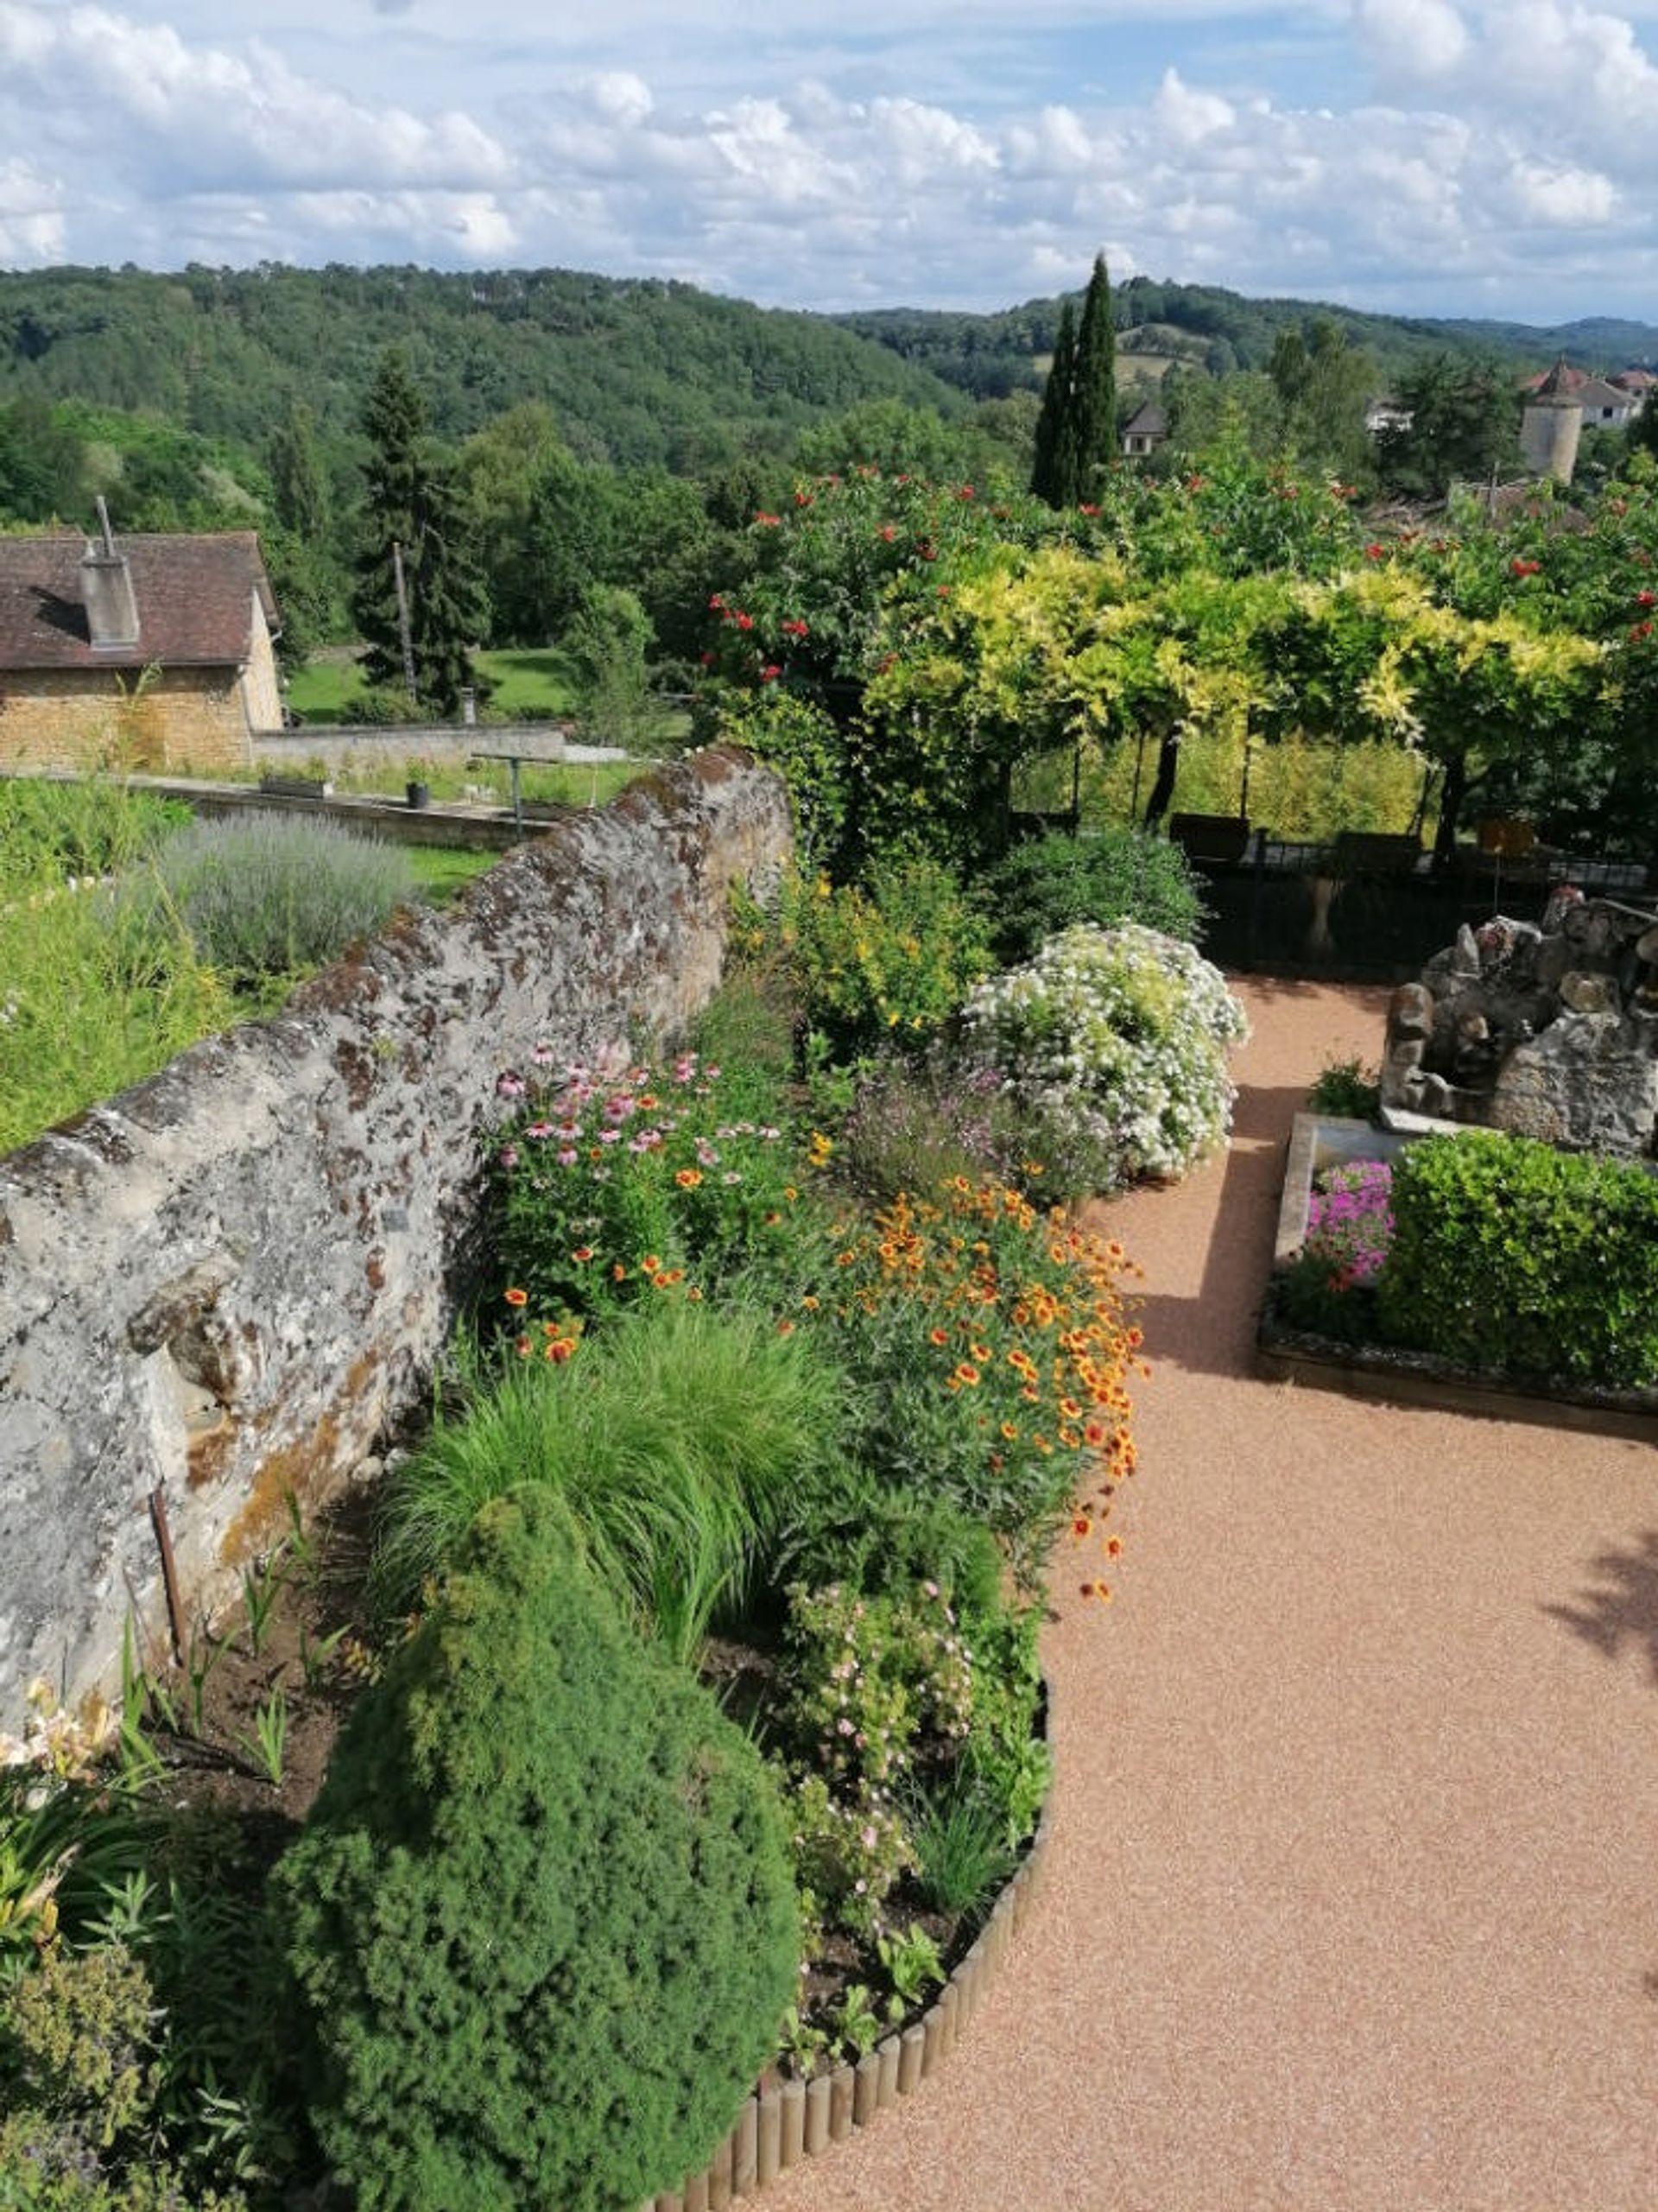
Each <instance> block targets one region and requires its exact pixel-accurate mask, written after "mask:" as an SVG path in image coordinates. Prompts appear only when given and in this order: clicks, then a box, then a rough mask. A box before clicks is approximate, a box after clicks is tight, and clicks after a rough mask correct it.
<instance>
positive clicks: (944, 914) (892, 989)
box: [781, 858, 994, 1061]
mask: <svg viewBox="0 0 1658 2212" xmlns="http://www.w3.org/2000/svg"><path fill="white" fill-rule="evenodd" d="M781 919H782V939H783V942H784V945H785V946H786V947H787V948H788V954H789V957H790V960H791V962H792V964H793V967H794V975H795V979H796V982H797V986H798V988H799V992H800V996H801V1006H802V1010H803V1013H804V1017H805V1020H806V1024H807V1028H808V1030H812V1031H814V1032H816V1034H817V1035H818V1036H819V1037H820V1039H821V1040H822V1043H823V1045H824V1047H825V1049H826V1050H827V1052H828V1054H829V1055H830V1056H831V1057H832V1058H833V1059H836V1060H843V1061H845V1060H852V1059H856V1058H857V1057H858V1056H859V1055H862V1054H865V1053H869V1052H871V1051H873V1050H875V1049H876V1048H877V1047H878V1046H880V1045H883V1044H892V1043H898V1044H901V1045H913V1044H914V1043H918V1042H921V1041H924V1040H925V1039H926V1038H927V1036H930V1035H931V1034H932V1033H933V1031H934V1030H938V1029H940V1027H941V1026H942V1025H943V1024H945V1023H946V1022H947V1021H948V1020H949V1019H950V1017H951V1016H952V1014H953V1013H954V1012H955V1011H956V1009H957V1008H958V1007H959V1005H960V1004H961V1002H962V1000H963V998H965V996H966V994H967V992H968V990H969V989H970V988H971V986H972V985H973V984H975V983H977V982H978V980H979V979H980V978H981V977H983V976H985V975H988V974H989V973H990V969H991V967H992V966H993V965H994V962H993V961H992V959H991V956H990V932H989V929H988V928H987V926H986V924H985V922H984V918H983V916H982V915H981V914H980V913H979V911H978V908H977V907H976V906H975V905H974V904H973V903H972V902H971V900H970V899H969V897H967V894H966V893H965V891H963V889H962V887H961V885H960V884H959V883H958V881H957V880H956V878H955V877H954V876H952V874H951V872H950V871H949V870H948V869H947V868H946V867H945V866H943V865H941V864H940V862H939V861H937V860H933V859H923V858H915V859H896V860H889V861H886V862H884V863H883V865H880V866H878V867H876V868H875V869H872V870H871V871H870V876H869V878H868V880H867V881H866V882H865V883H863V884H840V885H838V886H837V885H834V884H831V883H830V881H829V879H828V878H827V877H826V876H820V877H818V878H814V879H812V880H807V878H803V877H801V876H793V877H791V878H789V879H788V882H787V883H786V884H785V886H784V892H783V897H782V908H781Z"/></svg>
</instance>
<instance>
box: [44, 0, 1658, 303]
mask: <svg viewBox="0 0 1658 2212" xmlns="http://www.w3.org/2000/svg"><path fill="white" fill-rule="evenodd" d="M1655 55H1658V0H1624V4H1623V6H1622V7H1621V8H1619V9H1618V10H1617V12H1611V11H1608V10H1602V9H1599V8H1596V7H1590V6H1582V5H1575V4H1567V0H1286V4H1279V5H1262V4H1260V0H1000V4H997V5H991V4H989V0H823V4H821V5H811V6H807V5H802V4H800V0H718V4H715V3H714V0H260V4H259V5H258V6H256V7H252V6H246V5H243V4H240V3H239V0H126V4H124V5H123V4H120V0H114V4H109V5H99V6H81V5H78V4H73V0H0V266H4V267H6V268H9V269H28V268H32V267H39V266H47V265H52V264H55V263H64V262H74V263H90V264H107V265H111V266H118V265H120V264H121V263H128V262H130V263H136V264H137V265H138V266H139V267H141V268H146V269H176V268H180V267H182V266H183V265H184V263H187V262H192V261H194V262H203V263H208V264H210V265H212V266H229V267H237V268H240V267H247V266H251V265H253V264H255V263H260V262H291V263H301V264H306V265H314V264H319V263H325V262H344V263H372V262H402V263H419V264H421V265H424V266H428V267H433V268H441V269H463V268H469V267H479V268H500V267H516V268H538V267H547V266H556V267H560V268H564V269H590V270H595V271H598V272H600V273H602V274H604V275H606V276H661V277H674V278H680V279H684V280H685V281H687V282H692V283H695V284H699V285H701V286H704V287H706V288H708V289H709V290H712V291H716V292H722V293H727V294H731V295H736V296H737V297H740V298H743V299H746V300H752V301H757V302H759V303H761V304H762V305H765V306H780V307H814V308H819V309H822V310H826V311H828V310H840V309H847V308H855V307H897V306H909V307H955V308H966V309H974V310H990V309H995V308H997V307H1010V306H1014V305H1016V304H1017V303H1018V302H1020V301H1023V300H1027V299H1031V298H1035V297H1040V296H1047V295H1052V294H1054V293H1055V292H1058V291H1061V290H1070V289H1074V288H1079V287H1080V286H1081V285H1082V284H1083V283H1084V282H1085V281H1086V278H1087V274H1088V269H1089V267H1090V265H1091V263H1092V260H1093V257H1094V256H1095V254H1096V253H1098V252H1100V251H1103V252H1104V254H1105V255H1106V257H1107V260H1108V263H1109V265H1110V269H1111V276H1112V279H1113V281H1114V282H1122V281H1123V279H1125V278H1127V277H1129V276H1134V275H1143V276H1152V277H1156V278H1161V279H1168V280H1173V281H1176V282H1185V283H1208V284H1224V285H1226V286H1228V287H1230V288H1232V289H1234V290H1237V291H1240V292H1244V293H1249V294H1251V295H1270V296H1274V297H1290V298H1297V299H1307V300H1326V301H1339V302H1342V303H1345V304H1347V305H1350V306H1353V307H1370V308H1376V309H1380V310H1383V311H1385V312H1388V313H1393V314H1427V315H1495V316H1501V317H1503V318H1506V319H1509V320H1517V321H1522V322H1529V323H1539V324H1548V323H1554V322H1558V321H1564V320H1571V319H1573V318H1575V317H1578V316H1580V315H1588V314H1627V315H1630V316H1634V317H1636V319H1638V320H1658V66H1655V60H1654V59H1653V57H1654V56H1655Z"/></svg>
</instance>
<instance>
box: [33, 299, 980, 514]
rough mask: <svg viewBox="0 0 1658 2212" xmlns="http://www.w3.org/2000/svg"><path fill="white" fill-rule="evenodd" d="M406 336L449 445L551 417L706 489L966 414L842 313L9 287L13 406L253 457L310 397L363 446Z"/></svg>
mask: <svg viewBox="0 0 1658 2212" xmlns="http://www.w3.org/2000/svg"><path fill="white" fill-rule="evenodd" d="M394 341H400V342H401V343H402V345H403V346H404V349H405V351H406V352H407V354H408V361H409V365H410V367H411V369H412V370H413V371H414V374H415V379H416V381H417V383H419V385H420V387H421V391H422V393H423V394H424V396H425V398H426V401H427V407H428V409H429V412H430V419H431V423H432V427H433V430H434V431H436V432H437V433H438V434H439V435H440V436H441V437H443V438H446V439H449V440H460V439H462V438H465V437H467V436H470V435H471V434H472V433H473V432H475V431H478V430H480V429H482V428H484V425H485V424H486V423H488V422H490V421H491V420H493V419H494V418H495V417H496V416H497V415H500V414H502V413H503V412H504V410H505V409H508V408H509V407H511V406H513V405H514V404H515V403H516V402H520V401H522V400H528V399H535V400H541V401H545V402H547V404H548V405H549V406H551V408H552V409H553V410H554V414H555V415H556V417H557V419H558V422H559V426H560V432H561V434H562V435H563V437H564V438H565V440H566V442H567V443H568V444H569V446H570V447H572V449H573V451H574V452H575V453H577V455H578V456H579V458H581V459H584V460H592V461H607V462H610V463H611V464H614V465H616V466H640V465H644V464H650V463H656V464H661V465H664V466H668V467H670V468H672V469H674V470H675V471H676V472H684V473H694V474H703V473H706V472H710V471H712V470H713V469H716V468H718V467H719V466H723V465H725V463H727V462H729V461H730V460H733V459H735V458H736V457H737V455H738V454H740V453H743V452H744V451H745V450H748V449H750V448H752V447H762V448H764V447H773V448H776V447H782V446H783V445H785V444H786V443H788V441H789V440H790V439H791V438H792V435H793V434H794V432H795V431H797V430H798V429H800V428H801V427H802V426H803V425H805V424H807V423H809V422H812V421H816V420H818V419H820V417H822V416H823V415H828V414H835V413H838V412H840V411H842V410H844V409H848V408H851V407H853V406H856V405H857V404H858V403H859V402H862V401H866V400H872V399H883V398H896V399H901V400H902V401H905V402H908V403H909V404H911V405H915V406H923V407H931V408H934V409H937V410H938V411H939V412H940V414H942V415H959V414H960V413H962V412H963V411H965V408H966V406H967V404H968V402H966V401H965V399H964V398H963V397H962V396H961V393H960V390H959V388H958V387H956V386H952V385H951V384H947V383H941V382H940V380H939V379H938V378H937V377H934V376H933V374H932V372H931V371H929V370H928V369H927V368H926V367H924V366H922V365H920V364H914V363H912V362H908V361H905V360H903V359H902V358H900V356H899V355H898V354H896V353H895V352H893V351H892V349H891V348H889V347H887V346H883V345H876V344H874V343H872V342H871V341H870V340H869V339H864V338H863V337H860V336H859V335H858V334H857V333H856V332H854V331H851V330H848V329H845V328H843V327H841V326H839V325H838V324H837V323H835V322H834V321H832V320H829V319H828V318H826V317H823V316H818V315H811V314H793V313H787V312H784V311H782V310H776V309H771V310H768V309H763V308H760V307H750V306H749V305H748V304H746V303H745V302H744V301H738V300H728V299H721V298H717V297H715V296H714V295H712V294H710V293H706V292H699V291H698V290H697V289H696V288H694V286H692V285H688V284H677V283H663V282H655V281H624V280H618V279H616V278H611V277H605V276H584V275H581V274H579V273H576V272H573V271H570V270H566V269H534V270H520V269H509V270H502V271H498V272H495V271H492V272H489V273H479V274H470V275H459V276H452V275H439V274H436V273H434V272H433V271H430V270H427V269H396V268H380V269H345V268H339V267H334V268H328V269H288V268H282V267H264V268H260V269H249V270H235V269H204V268H190V269H185V270H183V271H182V272H180V273H179V274H177V275H170V276H158V275H152V274H149V273H147V272H146V271H143V270H141V269H131V268H127V269H118V270H111V269H44V270H38V271H34V272H29V273H6V272H0V402H5V401H9V400H12V399H16V398H18V397H20V396H25V395H28V396H37V397H39V398H41V399H45V400H48V401H54V400H66V399H73V400H75V401H78V402H83V403H85V404H90V405H92V406H93V407H97V408H114V409H125V410H128V411H130V412H144V413H148V414H153V415H158V416H161V417H162V418H163V419H165V420H166V421H168V422H171V423H175V424H178V425H180V426H182V427H184V428H188V429H191V430H193V431H195V432H197V433H199V434H200V435H202V436H204V437H206V438H209V439H213V440H222V441H224V442H225V444H227V445H229V446H231V447H244V448H247V447H250V448H252V449H254V450H256V451H257V450H261V449H263V447H264V445H265V443H266V441H267V440H268V439H269V435H270V433H271V430H272V428H273V427H274V426H275V424H277V423H278V422H280V421H283V420H284V419H285V418H286V417H287V416H288V414H289V412H290V409H291V408H292V406H293V405H294V403H295V402H298V403H300V404H301V405H303V406H304V407H305V408H306V409H308V410H309V413H310V415H311V416H312V418H313V421H315V424H316V426H317V428H318V430H319V431H320V433H321V434H322V435H323V436H324V438H325V439H327V440H333V439H338V438H339V437H342V436H345V435H353V434H355V433H356V431H357V429H358V424H359V421H360V419H361V415H362V409H363V402H364V397H365V396H366V395H367V392H368V390H369V385H370V380H371V379H372V377H373V375H374V371H375V367H376V364H377V361H378V359H379V358H380V356H381V354H382V352H383V350H384V349H385V347H386V346H387V345H390V344H392V343H393V342H394Z"/></svg>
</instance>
